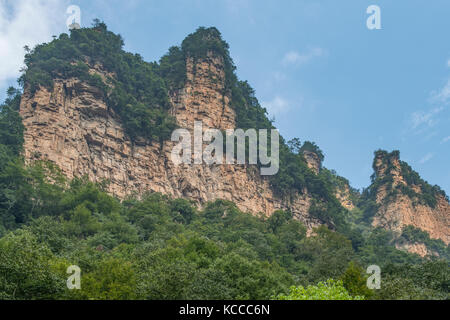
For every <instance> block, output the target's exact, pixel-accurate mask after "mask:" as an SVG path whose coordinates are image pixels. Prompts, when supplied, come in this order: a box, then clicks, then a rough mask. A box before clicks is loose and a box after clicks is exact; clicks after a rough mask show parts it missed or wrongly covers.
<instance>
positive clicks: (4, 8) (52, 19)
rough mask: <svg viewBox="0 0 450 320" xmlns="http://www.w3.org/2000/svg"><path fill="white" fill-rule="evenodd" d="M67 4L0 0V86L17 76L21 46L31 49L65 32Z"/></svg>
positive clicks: (32, 0) (19, 66) (44, 1)
mask: <svg viewBox="0 0 450 320" xmlns="http://www.w3.org/2000/svg"><path fill="white" fill-rule="evenodd" d="M67 6H68V1H66V0H64V1H58V0H11V1H10V0H2V1H1V2H0V57H1V60H0V87H4V86H5V85H6V84H7V83H8V82H10V81H11V80H12V79H14V78H17V77H18V75H19V70H20V69H21V68H22V67H23V57H24V54H25V52H24V49H23V47H24V46H25V45H28V46H29V47H30V48H33V47H34V46H35V45H36V44H39V43H42V42H48V41H49V40H51V39H52V35H58V34H59V33H61V32H65V31H66V24H65V20H66V18H67V16H66V8H67Z"/></svg>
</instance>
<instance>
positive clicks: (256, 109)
mask: <svg viewBox="0 0 450 320" xmlns="http://www.w3.org/2000/svg"><path fill="white" fill-rule="evenodd" d="M99 34H100V35H99ZM103 35H104V37H105V39H109V40H107V41H110V42H111V43H112V45H111V46H109V45H105V46H103V45H102V42H103V38H102V37H103ZM80 39H81V40H80ZM58 40H59V41H60V42H58ZM55 41H56V42H52V43H51V44H49V45H51V46H54V47H58V45H59V44H61V45H60V46H61V47H64V46H65V45H69V44H70V45H71V46H73V47H75V48H76V49H77V50H79V51H80V52H79V53H77V54H75V55H73V56H72V55H70V54H69V56H70V57H71V58H73V57H75V58H77V59H81V60H78V62H77V61H73V60H70V59H69V61H65V58H64V57H61V58H60V59H59V60H61V61H63V63H61V62H60V61H57V60H53V62H52V63H47V64H45V63H43V62H45V61H40V60H42V57H45V54H42V52H41V51H44V52H45V50H46V48H47V47H45V46H42V47H38V50H36V49H35V50H34V51H33V52H31V53H29V54H28V55H27V58H26V63H27V66H28V69H27V71H26V72H25V73H24V75H23V76H22V78H21V81H22V85H23V86H24V88H25V90H24V93H23V98H22V101H21V105H20V114H21V116H22V117H23V119H24V124H25V127H26V128H27V131H26V133H25V152H24V155H25V158H26V159H27V160H28V161H33V160H36V159H45V160H50V161H52V162H53V163H55V164H57V165H58V166H59V167H61V169H62V171H63V172H64V173H65V174H66V175H67V176H68V177H69V178H71V177H75V176H83V175H87V176H88V177H89V178H90V179H91V180H94V181H100V180H102V179H107V180H110V181H111V182H110V185H109V188H110V189H109V190H110V192H112V193H113V194H115V195H117V196H119V197H121V198H123V197H125V196H126V193H127V192H129V193H132V192H133V191H137V192H138V193H141V194H142V193H144V192H146V191H154V192H161V193H164V194H168V195H171V196H174V197H187V198H190V199H194V200H195V201H196V202H198V203H199V204H204V203H207V202H208V201H212V200H215V199H226V200H230V201H233V202H235V203H236V204H237V205H238V207H239V208H240V209H241V210H243V211H248V212H251V213H253V214H257V213H260V212H262V213H263V214H264V215H265V216H270V215H271V214H272V213H273V212H275V211H276V210H280V209H283V210H290V211H292V212H293V214H294V216H296V218H297V219H299V220H300V221H302V222H303V223H304V224H305V225H306V226H307V227H308V229H309V230H310V232H311V230H312V229H313V228H314V227H317V226H318V225H320V224H327V225H328V226H329V227H331V228H337V227H338V225H339V224H341V222H340V221H343V220H345V219H346V215H347V213H346V212H348V210H350V211H351V210H353V209H354V208H355V207H357V206H358V205H357V201H358V200H357V199H351V192H350V191H351V187H350V185H349V184H348V183H347V185H345V183H344V185H342V184H341V185H340V187H336V186H335V185H333V182H332V181H331V180H333V181H335V180H336V179H337V178H336V177H337V175H336V174H335V173H334V176H335V177H334V178H333V174H330V172H329V171H328V170H327V169H326V168H322V165H321V162H322V160H323V159H322V157H323V156H322V155H321V151H320V149H319V148H318V147H317V146H316V145H315V144H311V143H310V144H307V143H305V144H303V145H302V144H301V143H300V141H293V142H292V141H291V142H289V143H285V142H284V140H282V154H281V155H280V157H281V160H280V161H281V165H282V166H281V167H280V168H281V172H280V173H279V174H278V175H277V176H276V177H274V178H273V179H272V180H269V179H265V178H261V177H259V176H258V175H257V174H256V173H255V172H254V170H253V171H252V168H251V166H245V167H230V166H221V167H212V168H210V167H208V166H204V165H203V166H200V167H189V168H188V167H184V168H183V169H182V170H179V169H176V168H174V167H173V166H171V164H170V160H169V156H168V154H169V152H170V147H171V144H170V142H168V141H167V137H168V134H169V133H170V130H172V129H173V128H175V127H176V126H179V127H183V128H188V129H192V127H193V122H194V121H197V120H201V121H204V122H205V124H206V125H207V126H209V127H211V128H218V129H221V130H225V129H234V128H236V127H238V128H242V129H248V128H252V127H254V128H257V129H260V128H259V126H261V128H272V127H273V124H272V123H271V122H270V121H269V120H268V118H267V116H266V111H265V110H264V109H263V108H261V106H260V105H259V103H258V101H257V99H256V97H255V96H254V91H253V89H251V87H250V86H249V85H248V83H246V82H242V81H239V80H238V79H237V77H236V75H235V73H234V70H235V66H234V64H233V62H232V59H231V58H230V56H229V52H228V45H227V44H226V42H224V41H223V40H222V39H221V36H220V32H218V30H217V29H215V28H199V29H198V30H197V31H196V32H195V33H193V34H191V35H189V36H188V37H187V38H186V39H185V40H184V41H183V43H182V45H181V47H172V48H171V49H170V50H169V53H168V54H167V55H166V56H164V57H163V58H162V59H161V61H160V64H159V65H157V64H155V63H152V64H148V63H144V62H143V61H142V59H141V58H140V57H139V56H138V55H134V57H132V56H131V55H130V54H128V53H121V51H120V50H121V46H122V45H123V40H122V39H121V38H120V36H119V37H118V38H115V37H114V36H113V35H111V33H110V32H109V31H107V28H106V26H105V25H104V24H102V23H97V24H96V25H95V26H94V27H93V28H92V29H82V30H74V31H72V33H71V35H70V37H69V36H67V35H62V36H60V38H59V39H57V40H55ZM83 41H85V42H83ZM105 41H106V40H105ZM84 44H86V45H85V46H83V45H84ZM49 45H47V46H49ZM90 46H91V47H93V48H97V49H98V50H97V51H98V52H100V53H98V52H94V51H96V50H93V49H89V48H90ZM110 47H111V48H113V50H116V51H114V52H116V53H115V55H113V56H114V57H116V58H115V59H116V60H114V61H113V60H108V59H107V60H106V63H105V64H104V65H102V64H101V63H100V60H102V59H105V58H104V57H102V56H101V52H103V54H104V55H106V54H109V53H107V50H106V49H108V48H110ZM119 47H120V48H119ZM86 48H87V49H86ZM50 49H51V48H50ZM58 50H61V48H59V49H58ZM83 50H84V51H83ZM102 50H103V51H102ZM53 51H55V50H53V49H52V50H49V51H48V54H49V55H50V56H51V53H52V52H53ZM85 51H86V52H91V51H92V55H93V56H94V57H99V58H98V61H96V58H92V57H89V58H87V59H86V55H85V54H84V53H86V52H85ZM40 55H42V57H39V56H40ZM36 57H37V59H35V60H33V58H36ZM53 58H54V57H53ZM64 61H65V62H64ZM117 61H120V63H121V64H120V67H118V66H117V65H116V64H115V62H117ZM102 62H103V61H102ZM36 64H38V65H39V68H48V70H50V71H45V70H44V71H43V72H42V74H40V73H39V70H37V69H36V68H37V67H36ZM105 65H106V67H105ZM135 65H137V66H145V68H144V70H146V71H147V72H148V73H149V74H150V76H149V75H145V74H140V73H139V77H135V78H134V79H132V77H131V76H129V74H128V73H129V71H128V69H127V70H126V68H127V66H128V67H129V68H130V69H129V70H135V69H136V68H137V67H134V66H135ZM55 66H56V67H55ZM107 66H110V67H109V69H112V70H108V67H107ZM130 66H131V67H130ZM132 68H135V69H132ZM136 70H137V69H136ZM61 71H63V72H61ZM127 72H128V73H127ZM153 75H154V76H153ZM121 79H122V80H121ZM140 79H141V80H140ZM161 79H163V80H161ZM139 81H142V82H143V83H144V84H145V83H148V84H149V85H150V89H149V90H148V91H145V92H143V93H141V92H140V91H139V90H136V89H135V88H134V87H133V86H136V85H137V83H138V82H139ZM161 81H163V83H160V82H161ZM164 90H166V91H165V92H166V93H167V100H166V98H165V97H164V92H163V91H164ZM141 91H142V90H141ZM130 92H131V93H130ZM152 97H153V98H152ZM154 97H157V99H154ZM153 100H155V101H153ZM130 101H131V103H128V102H130ZM149 105H150V106H152V107H151V108H150V110H156V111H155V112H153V111H149V109H148V108H146V106H147V107H148V106H149ZM128 106H130V107H128ZM146 116H147V117H148V118H149V119H151V121H148V122H145V121H143V119H142V118H145V117H146ZM172 120H174V122H173V121H172ZM155 128H156V129H155ZM147 131H149V132H150V133H148V132H147ZM305 145H306V146H309V148H305ZM302 148H303V149H302ZM393 154H394V158H395V155H396V153H395V152H394V153H393ZM135 155H138V156H137V157H135ZM161 156H162V158H161ZM388 156H389V154H388V153H387V152H381V153H380V152H378V153H376V154H375V162H376V161H377V159H378V160H380V161H381V162H383V161H384V160H383V159H384V158H383V157H387V159H388V162H389V161H390V160H389V159H390V158H389V157H388ZM397 158H398V159H397V160H396V161H397V162H396V163H398V166H397V165H394V167H395V166H396V168H397V171H396V170H394V171H392V170H388V174H386V170H387V168H386V169H384V170H381V169H380V168H381V167H382V165H380V164H378V165H376V166H374V170H375V179H373V182H372V185H371V186H370V187H369V188H368V190H367V191H366V192H365V194H364V192H363V195H359V196H357V198H359V201H361V199H365V200H367V201H373V202H374V203H373V208H375V207H376V210H375V211H376V212H373V213H372V214H370V213H369V214H366V216H369V217H370V218H372V219H374V220H373V221H372V225H373V226H374V227H377V226H381V227H383V228H386V229H388V230H393V231H395V232H396V233H398V234H399V235H400V234H401V233H402V229H403V228H404V227H406V226H408V225H412V226H414V227H418V228H419V229H421V230H424V231H426V232H428V233H429V234H430V236H431V237H433V238H436V239H441V240H443V241H444V242H445V243H446V244H448V241H449V239H448V237H449V222H448V217H449V215H450V206H449V202H448V197H446V195H445V193H440V192H441V191H442V190H440V189H439V190H438V189H436V190H434V191H433V188H432V187H431V189H430V188H429V185H428V184H427V183H425V182H420V181H419V180H418V178H417V177H416V176H415V175H413V177H412V180H413V181H412V182H417V181H419V182H420V183H421V185H420V186H418V185H417V184H414V183H409V182H405V183H403V182H399V181H401V179H400V180H398V181H397V180H396V179H395V178H392V177H391V176H394V177H399V176H400V174H397V173H398V171H400V172H401V171H402V170H403V171H404V172H406V171H408V170H409V169H408V168H407V167H406V166H405V165H403V166H402V165H401V163H400V162H399V156H398V157H397ZM148 159H151V160H148ZM394 162H395V161H394ZM388 167H389V165H388ZM405 168H406V169H405ZM410 171H411V170H410ZM383 179H384V180H383ZM390 179H392V180H393V181H394V183H395V186H400V187H401V186H405V187H410V188H409V189H405V188H403V189H402V188H400V189H399V192H401V193H406V194H412V193H411V192H410V190H413V193H414V192H415V191H414V188H416V189H415V190H416V191H418V189H417V187H420V188H425V189H424V190H425V191H426V192H424V190H421V192H420V193H419V192H415V196H416V198H418V199H419V198H420V199H419V200H420V201H422V202H423V201H424V203H422V206H423V208H422V209H421V210H419V211H417V210H416V209H415V208H416V207H415V206H414V205H413V203H412V202H413V199H411V197H409V196H406V198H409V199H410V200H411V203H410V202H408V200H407V199H406V198H405V197H401V199H400V200H398V198H395V197H391V198H389V199H388V197H387V196H386V195H385V194H384V193H385V192H386V190H388V189H389V188H390V187H389V186H390V184H389V183H390ZM416 180H417V181H416ZM211 182H212V183H211ZM379 188H381V189H383V190H384V191H381V192H380V191H379V190H378V189H379ZM411 188H412V189H411ZM374 190H375V191H374ZM430 190H431V191H432V192H435V191H436V192H435V193H432V195H433V196H431V197H429V195H430V193H429V191H430ZM431 191H430V192H431ZM442 192H443V191H442ZM425 196H426V197H425ZM412 197H413V198H414V194H413V195H412ZM424 197H425V198H424ZM391 201H392V203H394V205H391ZM398 202H402V203H403V202H405V203H407V204H402V205H400V206H399V205H396V203H397V204H398ZM434 202H436V205H438V207H439V210H438V211H436V210H434V209H435V208H433V203H434ZM366 207H367V206H366ZM399 208H400V209H399ZM424 208H425V209H424ZM427 208H428V209H427ZM398 210H400V211H402V212H407V214H406V216H407V217H409V218H407V219H403V218H404V217H403V216H402V214H400V216H399V215H398V214H395V212H397V213H398ZM366 211H367V210H366ZM369 211H370V210H369ZM436 212H437V213H436ZM417 213H418V214H419V215H421V216H422V217H423V219H417V217H415V215H416V214H417ZM436 217H437V218H436ZM430 219H431V220H432V221H431V220H430ZM414 250H415V249H414ZM415 251H417V250H415ZM421 252H422V253H423V250H421ZM426 254H428V253H425V255H426Z"/></svg>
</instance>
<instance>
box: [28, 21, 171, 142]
mask: <svg viewBox="0 0 450 320" xmlns="http://www.w3.org/2000/svg"><path fill="white" fill-rule="evenodd" d="M123 44H124V43H123V40H122V37H121V36H120V35H116V34H114V33H112V32H111V31H108V30H107V27H106V25H105V24H104V23H101V22H99V21H98V20H97V21H95V22H94V26H93V27H92V28H82V29H78V30H77V29H75V30H72V31H71V33H70V36H69V35H67V34H65V33H63V34H61V35H60V36H59V38H57V39H54V40H53V41H52V42H50V43H44V44H41V45H38V46H36V47H35V48H34V49H33V50H31V51H29V52H28V53H27V54H26V56H25V64H26V69H25V70H24V73H23V75H22V76H21V78H20V83H21V84H22V85H23V86H26V87H27V89H29V90H30V92H31V93H34V92H35V91H36V90H37V89H38V88H39V86H42V87H46V88H47V89H49V90H51V89H52V87H53V85H54V79H68V78H78V79H79V80H82V81H86V82H87V83H89V84H90V85H92V86H94V87H97V88H98V89H99V94H100V97H102V98H103V99H104V100H105V101H106V102H107V105H108V107H110V108H111V109H113V110H114V111H116V112H117V114H118V115H119V116H120V117H121V118H122V122H123V125H124V127H125V129H126V132H127V133H128V135H129V136H130V137H131V139H132V140H133V141H134V140H135V139H136V138H138V137H143V138H145V139H150V140H157V141H163V140H165V139H167V138H168V137H170V134H171V133H172V131H173V129H174V128H175V121H174V119H173V118H172V117H171V116H169V114H168V113H167V110H168V109H169V97H168V85H167V83H166V81H165V80H164V79H163V77H161V75H160V67H159V65H158V64H157V63H148V62H145V61H144V60H143V59H142V57H141V56H140V55H138V54H131V53H127V52H125V51H124V50H123V49H122V47H123ZM94 69H95V70H96V71H95V72H94V73H92V72H91V70H94ZM102 73H103V74H102Z"/></svg>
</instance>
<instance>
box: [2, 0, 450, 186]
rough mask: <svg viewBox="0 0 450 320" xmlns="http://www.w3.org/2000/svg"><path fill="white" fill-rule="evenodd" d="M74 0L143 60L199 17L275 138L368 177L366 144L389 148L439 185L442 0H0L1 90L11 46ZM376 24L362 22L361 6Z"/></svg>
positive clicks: (449, 153)
mask: <svg viewBox="0 0 450 320" xmlns="http://www.w3.org/2000/svg"><path fill="white" fill-rule="evenodd" d="M70 4H74V5H79V6H80V8H81V22H82V25H83V26H89V25H90V24H91V21H92V19H93V18H96V17H98V18H100V19H101V20H104V21H105V22H106V24H107V25H108V27H109V28H110V29H111V30H112V31H114V32H117V33H120V34H121V35H122V36H123V37H124V39H125V43H126V46H125V49H126V50H128V51H131V52H138V53H140V54H141V55H142V56H143V57H144V58H145V59H146V60H148V61H153V60H159V58H160V57H161V56H162V55H163V54H164V53H166V51H167V49H168V48H169V47H170V46H172V45H177V44H180V42H181V41H182V40H183V39H184V37H185V36H186V35H187V34H189V33H191V32H193V31H194V30H195V29H196V28H197V27H199V26H215V27H217V28H218V29H219V30H220V31H221V32H222V35H223V37H224V39H225V40H226V41H227V42H228V43H229V44H230V49H231V50H230V51H231V55H232V57H233V59H234V61H235V64H236V65H237V73H238V76H239V77H240V78H241V79H243V80H248V81H249V82H250V84H251V85H252V86H253V87H254V88H255V90H256V95H257V97H258V99H259V100H260V102H261V103H262V104H263V105H264V106H266V107H267V108H268V110H269V112H270V114H271V115H272V116H274V117H275V119H276V125H277V127H278V128H279V129H280V132H281V133H282V135H283V136H285V137H286V138H292V137H299V138H300V139H301V140H302V141H304V140H312V141H315V142H316V143H318V145H319V146H320V147H321V148H322V150H323V151H324V153H325V156H326V159H325V166H326V167H328V168H330V169H335V170H336V171H337V172H338V173H339V174H340V175H342V176H344V177H346V178H348V179H349V180H350V182H351V184H352V185H353V186H354V187H357V188H362V187H367V186H368V185H369V180H370V179H369V177H370V175H371V174H372V168H371V165H372V160H373V152H374V151H375V150H377V149H379V148H382V149H386V150H389V151H391V150H393V149H399V150H400V151H401V157H402V159H403V160H405V161H407V162H408V163H409V164H410V165H411V166H412V167H413V168H414V169H415V170H416V171H418V172H419V173H420V175H421V176H422V177H423V178H424V179H425V180H427V181H428V182H430V183H431V184H438V185H440V186H441V187H442V188H443V189H444V190H445V191H446V192H447V193H450V163H449V160H450V129H449V128H450V106H449V104H450V42H449V41H448V40H449V31H450V19H449V17H450V2H449V1H448V0H433V1H425V0H422V1H419V0H396V1H392V0H389V1H382V0H370V1H366V0H345V1H336V0H323V1H319V0H303V1H301V0H293V1H264V0H259V1H256V0H255V1H250V0H248V1H246V0H204V1H203V0H196V1H193V0H191V1H189V0H185V1H149V0H141V1H139V0H134V1H126V2H125V1H117V0H108V1H106V0H97V1H84V0H80V1H57V0H48V1H46V0H17V1H8V0H7V1H4V0H3V1H0V19H1V20H0V55H1V57H2V58H1V59H0V92H1V93H0V99H3V98H4V96H5V95H4V92H5V90H6V87H7V85H9V84H14V79H15V78H16V77H17V74H18V70H19V68H20V61H21V56H22V55H23V51H22V49H21V48H22V47H23V45H25V44H28V45H34V44H36V43H39V42H42V41H48V40H50V39H51V35H53V34H59V33H60V32H66V27H65V21H66V19H67V17H68V15H67V14H66V8H67V7H68V6H69V5H70ZM373 4H375V5H379V6H380V8H381V24H382V29H381V30H369V29H368V28H367V27H366V20H367V18H368V16H369V15H368V14H367V13H366V9H367V7H368V6H369V5H373Z"/></svg>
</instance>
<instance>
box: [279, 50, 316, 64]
mask: <svg viewBox="0 0 450 320" xmlns="http://www.w3.org/2000/svg"><path fill="white" fill-rule="evenodd" d="M324 54H325V51H324V50H323V49H322V48H317V47H314V48H309V49H308V50H307V51H306V52H304V53H299V52H297V51H289V52H288V53H286V54H285V55H284V58H283V60H282V63H283V65H284V66H288V65H296V66H300V65H304V64H306V63H308V62H309V61H311V60H312V59H314V58H316V57H321V56H323V55H324Z"/></svg>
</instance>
